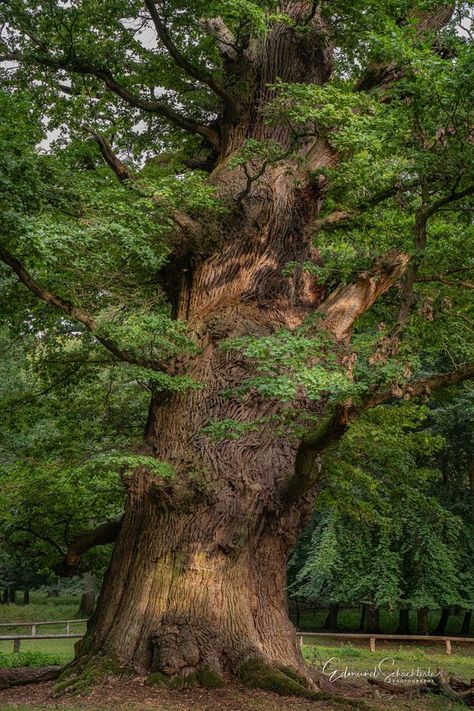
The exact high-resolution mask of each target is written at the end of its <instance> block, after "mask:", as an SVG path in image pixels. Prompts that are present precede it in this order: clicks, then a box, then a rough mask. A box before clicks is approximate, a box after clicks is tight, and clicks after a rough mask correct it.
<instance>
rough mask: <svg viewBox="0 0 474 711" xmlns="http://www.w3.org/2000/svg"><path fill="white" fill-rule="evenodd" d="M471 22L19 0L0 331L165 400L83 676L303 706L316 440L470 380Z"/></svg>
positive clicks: (320, 446) (355, 12) (84, 654)
mask: <svg viewBox="0 0 474 711" xmlns="http://www.w3.org/2000/svg"><path fill="white" fill-rule="evenodd" d="M183 10H185V11H183ZM465 11H466V8H464V7H463V6H462V5H461V6H458V7H456V9H455V10H454V9H453V7H451V6H447V5H445V4H440V3H437V2H433V3H430V4H429V7H425V6H424V5H423V6H421V5H420V6H418V5H417V4H415V3H410V2H401V3H395V4H393V5H392V4H390V5H389V6H388V5H387V4H386V3H384V2H375V3H373V4H371V5H370V7H368V8H367V7H365V6H360V5H358V4H354V3H347V2H342V1H341V2H337V3H333V2H331V3H325V2H322V3H309V2H308V3H306V2H302V3H299V2H288V3H282V4H276V3H273V2H246V3H241V2H239V3H234V2H230V3H229V2H222V3H221V2H211V3H209V2H207V3H201V2H199V0H197V1H194V2H192V3H186V4H185V5H184V6H183V5H182V3H175V2H166V3H161V2H160V3H155V2H154V0H145V2H143V3H142V2H136V1H135V0H117V1H116V2H113V3H110V2H107V3H105V2H99V3H97V2H89V1H88V0H81V1H80V2H74V3H71V4H70V5H67V6H64V5H63V4H59V3H58V4H54V3H53V4H51V3H42V2H38V3H36V4H35V5H34V6H31V4H30V3H27V2H24V1H23V0H7V1H6V2H4V3H3V4H2V8H1V10H0V20H1V26H2V46H3V50H2V58H3V60H4V62H5V64H4V69H3V70H2V77H3V83H4V87H5V89H6V92H7V94H9V96H7V97H5V99H4V100H5V102H6V103H7V104H8V103H9V102H11V100H12V99H11V97H13V100H14V102H15V114H14V116H15V120H14V121H12V120H11V119H12V115H13V111H12V110H10V112H9V113H8V114H7V119H6V120H4V122H3V123H4V135H6V137H7V138H8V142H7V141H6V139H5V142H7V150H6V152H5V155H2V159H1V160H2V161H3V164H2V174H3V176H4V177H3V183H2V186H1V190H2V199H3V201H4V203H5V209H4V210H2V225H1V227H2V233H1V246H0V258H1V259H2V261H3V262H4V263H5V265H7V267H8V270H5V280H4V286H3V290H4V294H5V299H7V298H9V303H10V304H11V305H12V306H11V308H10V306H9V307H8V308H6V309H5V316H6V318H7V320H8V319H11V320H12V321H14V323H15V324H21V325H22V327H23V329H25V328H26V326H28V330H29V332H31V333H33V334H35V336H36V338H41V337H42V338H44V337H45V336H44V334H45V333H47V334H49V333H52V334H54V335H55V336H56V338H57V340H56V343H57V345H56V347H57V349H58V351H59V352H60V353H61V357H64V354H65V353H67V352H68V349H69V348H71V347H72V348H73V349H75V348H77V349H79V351H80V353H81V354H80V359H81V361H82V360H84V361H88V360H90V359H95V358H99V359H101V360H102V359H106V361H107V364H108V365H110V363H111V362H112V359H116V360H117V361H120V362H122V364H123V366H122V367H123V371H124V373H126V375H124V376H123V377H124V378H125V380H127V379H128V378H130V379H131V380H134V381H137V382H138V381H144V382H146V383H147V387H148V388H149V389H151V391H152V397H151V403H150V406H149V410H148V418H147V422H146V427H145V441H144V443H143V445H142V446H140V447H139V448H138V450H136V451H137V452H138V454H137V455H136V456H141V457H142V459H141V460H140V461H138V460H135V461H134V463H135V464H140V466H138V468H137V469H136V470H135V471H134V473H133V474H131V475H130V474H128V473H126V474H124V476H123V480H124V484H125V489H126V505H125V514H124V518H123V522H122V525H121V529H120V533H119V535H118V538H117V541H116V544H115V548H114V553H113V556H112V562H111V565H110V568H109V571H108V574H107V577H106V581H105V583H104V586H103V589H102V593H101V598H100V601H99V606H98V610H97V613H96V616H95V618H94V620H93V622H92V624H91V626H90V629H89V633H88V635H87V637H86V638H85V640H84V641H83V643H82V644H81V645H80V647H79V650H78V660H77V667H76V668H77V669H81V667H83V666H84V664H87V663H92V662H91V660H93V658H94V654H95V653H97V652H102V651H104V650H107V654H108V655H110V656H112V657H116V658H117V659H118V660H119V661H120V662H121V663H122V664H125V665H129V666H133V667H134V668H136V669H139V670H142V671H143V670H148V669H150V668H152V669H153V670H154V671H156V672H157V673H158V674H161V677H160V678H161V679H162V680H165V679H170V678H173V677H176V676H178V677H179V678H181V679H184V683H186V679H188V680H189V679H193V680H194V679H195V675H196V674H197V675H198V678H199V679H201V680H202V679H203V672H204V671H205V670H211V671H212V672H213V673H214V674H218V675H220V674H222V673H223V672H228V673H231V674H240V675H241V676H243V677H244V679H245V680H246V681H247V683H249V684H256V685H259V684H260V685H262V684H265V685H266V686H267V687H268V686H272V687H273V688H278V689H279V690H280V691H282V690H284V689H285V688H286V689H289V690H292V691H293V692H294V693H308V691H307V688H306V687H305V685H304V683H303V682H304V679H303V677H301V679H300V680H299V681H295V678H294V672H291V671H290V672H289V673H288V674H287V673H286V672H284V671H282V670H281V667H282V665H283V666H284V667H285V668H287V669H288V668H290V667H291V668H293V670H294V669H297V670H299V672H300V673H301V674H303V675H305V674H306V671H305V667H304V664H303V660H302V658H301V655H300V651H299V649H298V645H297V644H296V638H295V635H294V630H293V629H292V627H291V625H290V623H289V621H288V618H287V615H286V609H285V594H284V588H285V563H286V559H287V557H288V554H289V552H290V551H291V549H292V547H293V545H294V543H295V540H296V538H297V536H298V535H299V533H300V532H301V530H302V528H303V527H304V526H305V524H306V523H307V520H308V518H309V516H310V515H311V512H312V509H313V502H314V499H315V497H316V495H317V493H318V490H319V486H320V484H319V474H320V467H321V456H322V454H323V452H324V451H325V449H326V448H327V446H328V445H329V444H330V443H331V442H333V441H334V440H336V439H338V438H339V437H340V436H341V435H342V434H343V433H344V431H345V430H346V428H347V426H348V424H349V422H350V421H352V420H354V419H355V418H356V417H357V416H358V415H359V414H360V413H361V412H363V411H365V410H367V409H369V408H371V407H373V406H375V405H377V404H381V403H383V402H386V401H387V400H390V399H392V398H397V397H402V396H405V397H414V396H419V395H421V394H423V393H426V392H428V391H430V390H432V389H434V388H436V387H438V386H442V385H449V384H453V383H456V382H459V381H461V380H463V379H466V378H468V377H471V376H472V375H473V374H474V366H473V365H472V343H471V340H470V330H469V315H468V314H469V309H470V308H471V305H472V304H471V301H470V300H469V297H470V294H471V291H470V290H471V286H472V284H471V282H470V281H469V280H468V279H465V278H464V277H466V276H469V275H466V274H465V273H464V271H463V270H464V268H465V264H464V256H465V254H466V250H467V249H468V246H469V244H470V243H472V226H471V224H470V218H469V210H470V209H471V207H472V193H473V191H474V183H473V180H472V177H473V171H472V166H473V160H472V159H473V145H472V134H471V125H472V122H471V120H470V118H471V112H472V105H471V103H470V101H469V96H470V92H471V91H472V88H473V86H474V78H473V63H472V47H471V46H470V45H469V44H468V43H467V42H466V41H465V39H464V38H463V37H462V36H459V35H458V34H456V32H455V26H456V23H458V22H459V21H460V20H461V18H462V17H463V15H464V13H465ZM33 79H34V81H32V80H33ZM25 92H26V94H27V99H26V103H25V100H23V103H21V101H22V100H21V96H22V95H23V96H24V95H25ZM17 102H18V103H17ZM19 109H21V110H19ZM8 117H10V120H8ZM17 118H18V120H16V119H17ZM36 118H40V119H41V121H42V123H43V126H44V125H45V124H46V125H47V126H48V127H49V128H50V129H54V128H55V129H56V130H57V131H58V132H59V139H58V146H57V148H56V150H55V156H40V155H38V152H37V151H35V149H34V145H35V143H36V142H37V141H38V139H39V134H38V130H37V128H36V127H37V126H38V121H35V119H36ZM32 126H33V127H32ZM84 132H86V134H87V135H89V136H90V137H91V138H90V139H88V140H90V141H92V142H94V143H95V144H96V146H97V149H98V151H99V153H100V154H101V156H102V158H103V159H104V162H105V164H106V168H107V170H109V173H108V174H107V172H106V169H105V168H104V167H102V166H101V165H99V164H98V155H99V154H98V153H93V152H92V149H91V146H90V143H88V144H87V146H86V147H84V146H83V145H79V143H80V142H82V143H83V141H84ZM157 153H159V157H158V158H157V157H156V154H157ZM153 156H154V157H153ZM114 181H115V182H114ZM331 230H335V232H334V233H333V234H331V235H330V236H329V234H330V231H331ZM470 241H471V242H470ZM374 258H375V261H374ZM402 277H403V286H402V289H401V291H399V292H397V291H396V290H392V292H390V288H391V287H392V286H394V284H396V283H397V282H398V281H399V280H400V279H401V278H402ZM18 281H19V282H21V283H20V284H18ZM446 282H448V283H446ZM439 284H442V285H443V288H446V290H447V291H446V297H445V298H444V299H441V300H440V299H438V297H437V293H438V291H437V289H438V287H439ZM24 287H26V289H27V291H28V292H29V294H26V293H25V290H24ZM448 294H449V298H448V296H447V295H448ZM451 294H452V296H451ZM35 298H36V299H37V300H38V301H37V303H34V301H35ZM446 298H448V301H446ZM45 305H46V306H47V307H48V309H47V311H48V315H47V316H46V315H45V311H46V307H45ZM59 333H61V337H59V336H58V335H57V334H59ZM71 344H72V346H71ZM448 359H449V362H450V366H449V367H447V366H446V362H447V360H448ZM170 474H172V476H170ZM99 538H100V536H99ZM86 540H87V541H88V543H87V544H84V545H83V546H82V550H84V546H86V545H89V544H90V545H92V544H93V543H94V542H98V541H97V536H96V535H94V534H93V533H90V534H89V535H88V536H87V537H86ZM125 591H126V596H125ZM262 669H265V670H266V672H267V675H266V676H264V677H262V676H260V675H259V673H258V670H260V671H262ZM155 678H156V677H155Z"/></svg>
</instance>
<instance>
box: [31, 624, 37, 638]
mask: <svg viewBox="0 0 474 711" xmlns="http://www.w3.org/2000/svg"><path fill="white" fill-rule="evenodd" d="M35 634H36V625H31V636H32V637H34V636H35Z"/></svg>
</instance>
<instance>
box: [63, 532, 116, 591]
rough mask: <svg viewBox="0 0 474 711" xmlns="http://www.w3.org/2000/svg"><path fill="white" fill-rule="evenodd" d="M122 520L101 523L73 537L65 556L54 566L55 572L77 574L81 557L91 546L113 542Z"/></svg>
mask: <svg viewBox="0 0 474 711" xmlns="http://www.w3.org/2000/svg"><path fill="white" fill-rule="evenodd" d="M121 526H122V521H121V520H120V521H108V522H107V523H102V524H100V526H97V528H94V529H93V530H92V531H85V532H84V533H81V534H79V535H78V536H76V538H74V539H73V540H72V541H71V543H70V544H69V546H68V550H67V553H66V556H65V558H64V559H63V560H62V561H61V563H59V565H57V566H56V572H57V573H58V575H61V576H62V577H64V578H69V577H72V576H73V575H77V571H78V570H79V566H80V563H81V557H82V556H83V555H84V553H87V551H89V550H90V549H91V548H95V547H96V546H104V545H106V544H107V543H113V542H114V541H115V539H116V538H117V536H118V533H119V531H120V528H121Z"/></svg>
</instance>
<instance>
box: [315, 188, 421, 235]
mask: <svg viewBox="0 0 474 711" xmlns="http://www.w3.org/2000/svg"><path fill="white" fill-rule="evenodd" d="M417 185H419V180H412V181H411V182H408V183H405V184H404V185H392V186H390V187H389V188H387V189H386V190H382V191H381V192H380V193H377V194H376V195H373V196H372V197H371V198H369V199H367V200H365V201H364V202H361V203H360V204H359V205H356V206H355V207H353V208H351V209H350V210H335V211H334V212H331V213H330V214H329V215H326V217H322V218H321V219H319V220H316V221H315V222H314V223H313V227H314V229H315V230H316V231H319V230H322V229H328V228H330V227H334V226H337V225H338V224H340V223H341V222H343V223H347V222H349V221H350V220H355V219H356V218H357V217H359V216H360V215H361V214H362V213H364V212H365V211H366V210H369V209H370V208H371V207H376V206H377V205H379V204H380V203H381V202H384V200H388V199H389V198H391V197H395V196H396V195H401V194H402V193H404V192H406V191H407V190H412V189H413V188H415V187H417Z"/></svg>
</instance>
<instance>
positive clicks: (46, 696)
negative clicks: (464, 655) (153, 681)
mask: <svg viewBox="0 0 474 711" xmlns="http://www.w3.org/2000/svg"><path fill="white" fill-rule="evenodd" d="M143 682H144V679H141V678H135V679H128V680H123V679H110V680H108V681H105V682H103V683H102V684H101V686H99V687H97V688H96V689H94V690H93V691H91V692H90V693H89V694H87V695H86V696H82V697H77V696H75V697H71V696H62V697H60V698H54V696H53V685H54V682H47V683H43V684H32V685H29V686H23V687H16V688H12V689H7V690H4V691H0V711H46V710H47V711H53V709H54V710H56V709H57V710H58V711H151V709H153V711H310V710H311V711H336V709H337V710H338V711H341V709H342V710H343V709H347V710H348V711H350V709H351V708H354V707H351V705H350V703H349V704H348V703H347V700H342V704H341V703H335V702H333V701H309V700H305V699H294V698H282V697H281V696H277V695H276V694H273V693H267V692H263V691H255V690H249V689H245V688H244V687H228V688H225V689H219V690H214V691H205V690H200V689H193V690H192V691H168V690H164V689H162V688H160V689H158V688H155V689H153V688H150V687H147V686H145V685H144V683H143ZM367 693H368V694H369V695H368V696H364V698H363V699H362V698H359V699H358V700H357V702H356V706H355V708H359V709H360V708H364V707H365V708H366V709H367V711H389V710H390V711H399V710H400V711H401V710H402V709H403V711H408V710H409V711H458V709H462V708H465V707H461V706H459V705H458V704H456V703H452V702H450V701H448V700H447V699H442V698H439V697H431V696H430V697H429V698H428V697H419V696H418V697H416V696H414V697H411V698H410V697H403V699H401V698H394V697H393V696H392V697H390V696H389V695H384V694H377V693H374V691H373V690H369V691H367Z"/></svg>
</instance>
